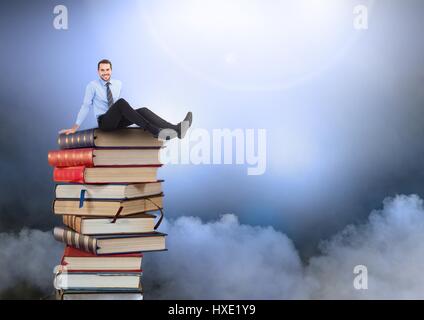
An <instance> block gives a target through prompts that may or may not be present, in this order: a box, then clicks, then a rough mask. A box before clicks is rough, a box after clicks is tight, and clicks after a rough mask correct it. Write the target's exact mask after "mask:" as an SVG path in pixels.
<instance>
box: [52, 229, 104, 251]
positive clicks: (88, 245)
mask: <svg viewBox="0 0 424 320" xmlns="http://www.w3.org/2000/svg"><path fill="white" fill-rule="evenodd" d="M53 236H54V238H55V239H56V240H57V241H60V242H63V243H65V244H67V245H68V246H71V247H74V248H77V249H81V250H84V251H87V252H91V253H93V254H96V253H97V240H96V238H93V237H89V236H84V235H82V234H79V233H77V232H74V231H71V230H65V229H62V228H58V227H56V228H54V230H53Z"/></svg>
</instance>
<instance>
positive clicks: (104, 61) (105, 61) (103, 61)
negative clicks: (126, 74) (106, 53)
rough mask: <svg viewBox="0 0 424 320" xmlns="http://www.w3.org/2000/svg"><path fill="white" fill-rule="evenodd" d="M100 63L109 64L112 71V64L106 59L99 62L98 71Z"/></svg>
mask: <svg viewBox="0 0 424 320" xmlns="http://www.w3.org/2000/svg"><path fill="white" fill-rule="evenodd" d="M102 63H108V64H110V68H111V69H112V62H110V61H109V60H108V59H103V60H100V61H99V63H98V64H97V70H99V69H100V64H102Z"/></svg>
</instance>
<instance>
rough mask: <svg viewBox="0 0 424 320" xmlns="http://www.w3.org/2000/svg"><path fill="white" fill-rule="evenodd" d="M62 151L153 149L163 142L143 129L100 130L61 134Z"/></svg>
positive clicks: (58, 140)
mask: <svg viewBox="0 0 424 320" xmlns="http://www.w3.org/2000/svg"><path fill="white" fill-rule="evenodd" d="M57 143H58V144H59V147H60V149H75V148H95V147H108V148H122V147H127V148H151V147H161V146H162V145H163V141H161V140H159V139H157V138H155V137H153V135H152V134H150V133H149V132H147V131H145V130H144V129H143V128H123V129H118V130H113V131H103V130H100V129H98V128H92V129H88V130H82V131H77V132H75V133H71V134H68V135H67V134H61V135H59V137H58V139H57Z"/></svg>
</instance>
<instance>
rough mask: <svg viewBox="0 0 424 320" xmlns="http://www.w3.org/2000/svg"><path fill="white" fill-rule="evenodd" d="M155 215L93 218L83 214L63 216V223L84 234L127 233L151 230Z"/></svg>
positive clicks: (153, 225) (143, 214)
mask: <svg viewBox="0 0 424 320" xmlns="http://www.w3.org/2000/svg"><path fill="white" fill-rule="evenodd" d="M155 218H156V216H155V215H152V214H147V213H140V214H136V215H133V216H131V217H127V218H119V219H116V221H115V219H113V218H93V217H85V216H82V217H81V216H70V215H64V216H63V224H64V225H66V226H68V227H69V228H71V229H72V230H75V231H76V232H78V233H81V234H85V235H94V234H127V233H142V232H153V231H155V230H154V227H155Z"/></svg>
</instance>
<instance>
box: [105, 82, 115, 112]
mask: <svg viewBox="0 0 424 320" xmlns="http://www.w3.org/2000/svg"><path fill="white" fill-rule="evenodd" d="M109 86H110V82H106V92H107V105H108V107H109V108H110V107H111V105H112V104H113V96H112V91H111V90H110V88H109Z"/></svg>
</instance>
